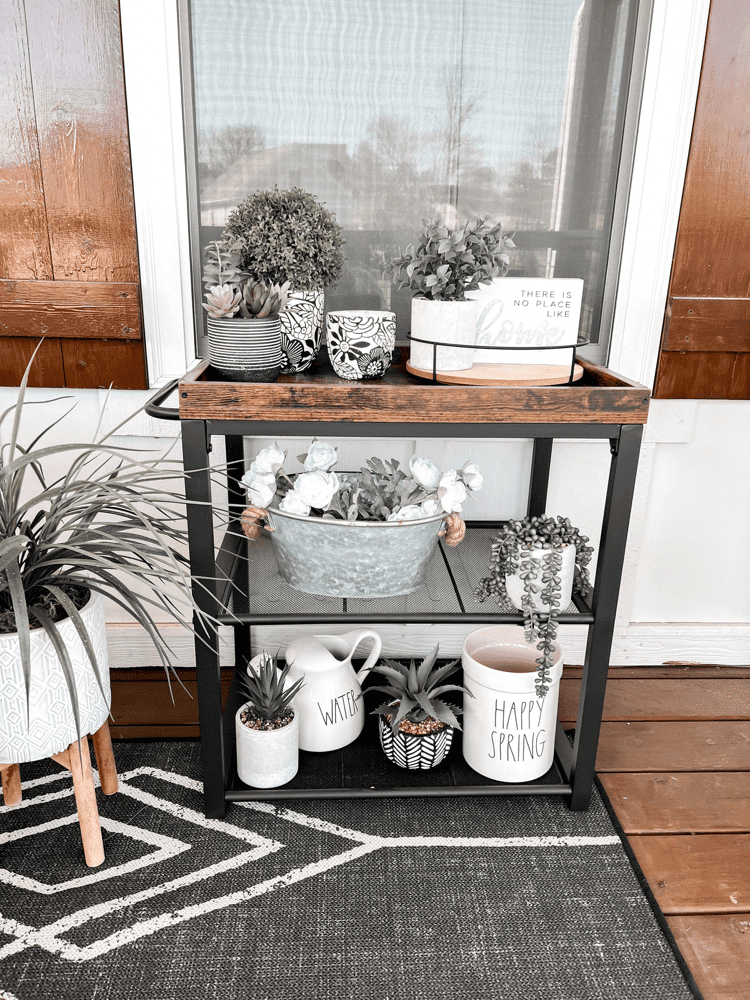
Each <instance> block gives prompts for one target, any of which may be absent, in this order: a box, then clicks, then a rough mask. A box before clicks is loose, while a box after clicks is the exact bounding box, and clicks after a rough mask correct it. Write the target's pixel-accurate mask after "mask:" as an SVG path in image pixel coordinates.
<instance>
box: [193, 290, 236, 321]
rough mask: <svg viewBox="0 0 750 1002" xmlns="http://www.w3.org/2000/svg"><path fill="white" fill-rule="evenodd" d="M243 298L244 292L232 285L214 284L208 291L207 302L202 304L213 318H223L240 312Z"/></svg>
mask: <svg viewBox="0 0 750 1002" xmlns="http://www.w3.org/2000/svg"><path fill="white" fill-rule="evenodd" d="M241 299H242V294H241V293H240V292H238V291H236V290H235V289H234V288H233V287H232V286H231V285H212V286H211V288H210V289H209V291H208V292H207V293H206V302H205V303H203V304H202V306H203V309H204V310H207V311H208V315H209V317H211V318H212V319H213V320H221V319H222V318H223V317H233V316H234V315H235V313H237V312H239V308H240V300H241Z"/></svg>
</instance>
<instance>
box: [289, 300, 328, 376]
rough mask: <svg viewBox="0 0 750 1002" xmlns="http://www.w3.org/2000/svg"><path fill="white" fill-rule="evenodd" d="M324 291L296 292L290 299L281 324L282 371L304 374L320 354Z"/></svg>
mask: <svg viewBox="0 0 750 1002" xmlns="http://www.w3.org/2000/svg"><path fill="white" fill-rule="evenodd" d="M323 298H324V297H323V290H322V289H316V290H314V291H310V292H305V291H299V290H296V291H294V292H290V293H289V295H288V297H287V307H286V309H285V310H282V312H281V313H280V314H279V321H280V322H281V352H282V361H281V371H282V372H286V373H292V372H304V371H305V369H309V368H310V366H311V365H312V363H313V362H314V361H315V358H316V356H317V354H318V352H319V351H320V343H321V341H322V338H323Z"/></svg>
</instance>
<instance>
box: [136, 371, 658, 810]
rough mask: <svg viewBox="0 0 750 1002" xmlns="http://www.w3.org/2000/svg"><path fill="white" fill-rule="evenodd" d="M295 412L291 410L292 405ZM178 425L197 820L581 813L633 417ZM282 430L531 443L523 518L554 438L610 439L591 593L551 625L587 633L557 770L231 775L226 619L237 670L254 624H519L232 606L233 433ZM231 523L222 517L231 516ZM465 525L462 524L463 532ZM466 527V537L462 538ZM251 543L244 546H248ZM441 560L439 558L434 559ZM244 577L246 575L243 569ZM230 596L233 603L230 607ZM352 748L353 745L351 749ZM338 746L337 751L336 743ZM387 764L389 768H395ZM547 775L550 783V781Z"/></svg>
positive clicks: (155, 407) (534, 510) (538, 489)
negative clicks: (493, 776)
mask: <svg viewBox="0 0 750 1002" xmlns="http://www.w3.org/2000/svg"><path fill="white" fill-rule="evenodd" d="M171 389H173V386H168V387H164V388H163V389H161V390H160V391H159V392H158V393H157V394H155V396H154V397H153V398H152V401H151V402H150V404H149V405H147V412H149V413H152V415H153V416H155V417H159V418H162V419H163V418H172V419H175V418H177V417H178V412H177V411H176V410H172V409H171V408H166V407H162V406H160V405H161V404H162V403H163V401H164V400H165V399H166V398H167V396H168V395H169V392H170V391H171ZM292 413H293V412H292ZM181 424H182V444H183V464H184V469H185V472H186V474H187V481H186V495H187V502H188V504H187V509H188V517H187V521H188V542H189V552H190V566H191V572H192V574H193V576H194V579H195V580H196V582H198V581H200V582H202V583H201V584H198V583H196V585H195V587H194V596H195V600H196V603H197V604H198V605H199V607H200V608H201V609H202V610H203V611H204V612H205V613H206V614H207V619H204V620H203V621H201V620H198V619H196V620H195V629H196V641H195V650H196V669H197V680H198V701H199V721H200V732H201V760H202V772H203V785H204V807H205V813H206V816H207V817H214V818H219V817H223V816H224V814H225V812H226V808H227V804H228V803H229V802H232V801H236V800H251V799H264V800H278V799H304V798H330V797H380V796H382V797H387V796H399V797H402V796H430V797H432V796H473V795H505V796H507V795H516V796H517V795H540V794H560V795H564V796H567V797H568V798H569V804H570V807H571V809H572V810H586V809H587V808H588V805H589V801H590V798H591V790H592V785H593V776H594V765H595V760H596V750H597V745H598V740H599V730H600V725H601V716H602V710H603V705H604V695H605V688H606V683H607V673H608V669H609V657H610V651H611V645H612V637H613V633H614V624H615V613H616V608H617V599H618V594H619V587H620V579H621V575H622V567H623V561H624V556H625V544H626V539H627V530H628V523H629V519H630V510H631V506H632V500H633V492H634V487H635V478H636V472H637V464H638V455H639V450H640V442H641V436H642V431H643V426H642V425H641V424H611V423H608V424H598V423H597V422H596V420H595V416H592V418H590V419H587V420H586V421H581V422H570V421H566V422H560V423H545V424H535V423H530V424H504V423H500V422H498V423H486V424H470V423H466V424H464V423H461V424H453V425H444V424H443V425H432V424H424V423H416V422H415V423H411V422H392V421H388V422H383V423H380V422H369V423H356V422H349V423H345V422H334V421H320V422H319V421H309V420H307V421H298V420H291V421H284V422H268V421H250V420H248V421H240V420H236V419H230V420H210V421H209V420H197V419H193V418H190V419H185V418H183V419H182V421H181ZM279 435H284V436H293V437H297V436H307V435H316V436H320V437H323V436H329V435H330V436H342V435H348V436H358V437H363V438H372V437H380V436H384V435H387V436H388V437H392V438H398V437H403V438H414V437H420V438H421V437H445V436H448V437H451V438H475V439H476V438H488V439H506V438H527V439H528V438H532V439H533V440H534V448H533V455H532V463H531V474H530V480H529V494H528V508H527V511H528V514H530V515H541V514H544V512H545V508H546V501H547V488H548V484H549V473H550V462H551V456H552V447H553V441H554V439H555V438H561V439H572V438H595V439H608V440H609V443H610V454H611V460H610V470H609V479H608V484H607V490H606V498H605V505H604V515H603V520H602V531H601V537H600V545H599V554H598V560H597V566H596V572H595V575H594V581H593V588H592V592H591V594H590V595H588V596H586V597H585V598H584V597H582V596H576V598H575V609H574V610H572V611H567V612H565V613H563V614H562V615H561V617H560V621H561V623H580V624H585V625H586V626H587V627H588V638H587V644H586V654H585V663H584V670H583V676H582V680H581V694H580V699H579V704H578V713H577V720H576V731H575V738H574V741H573V744H572V746H571V745H570V743H569V741H568V739H567V737H566V736H565V735H564V734H563V733H562V731H561V730H560V729H559V728H558V734H557V737H556V742H555V767H554V769H553V770H552V773H554V775H553V774H552V773H551V774H550V775H549V777H543V780H542V781H538V782H536V783H527V784H504V783H497V784H492V785H489V784H488V782H487V780H486V779H484V778H483V777H479V776H476V774H473V776H470V777H469V781H468V782H459V783H458V784H454V783H450V784H448V783H445V784H444V785H440V786H436V785H434V784H432V785H430V784H429V783H423V785H420V780H421V777H419V776H415V777H413V779H411V778H410V782H411V783H412V784H413V785H410V786H398V785H396V786H392V785H388V784H385V783H384V784H381V785H379V786H376V788H375V789H371V788H370V786H366V785H365V784H364V783H361V784H359V785H357V784H356V783H352V784H349V785H346V784H343V783H341V782H339V783H338V784H337V785H335V786H334V785H331V786H328V787H324V788H317V787H313V788H310V787H308V788H306V789H302V788H295V786H294V785H293V784H292V785H290V786H286V787H283V788H281V789H278V790H262V791H258V790H251V789H248V788H245V787H243V786H242V784H241V783H239V781H238V780H237V777H236V774H235V772H234V764H233V763H234V713H233V709H234V706H235V702H236V696H235V693H234V689H235V687H234V684H233V685H232V687H231V689H230V694H229V698H228V701H227V705H226V709H225V711H224V712H222V703H221V671H220V661H219V653H218V650H219V649H218V630H219V625H220V624H227V623H229V624H231V625H232V627H233V633H234V654H235V666H237V665H244V663H245V661H246V660H247V659H248V658H249V657H250V651H251V645H250V636H251V629H252V626H257V625H262V624H266V623H272V622H273V623H288V624H291V623H302V622H304V623H310V624H315V623H318V622H327V623H346V622H351V621H353V620H356V621H357V622H363V623H391V622H398V623H404V622H412V623H432V622H435V623H440V622H445V623H458V622H463V623H480V624H481V623H518V622H522V617H521V615H520V614H519V613H511V612H503V611H499V610H497V608H489V602H488V608H484V607H481V608H478V609H468V608H466V605H465V602H464V603H463V604H460V606H459V608H458V609H457V610H455V611H445V609H443V610H442V612H441V611H440V610H435V609H431V608H428V609H425V610H422V611H414V610H411V611H400V610H391V611H386V610H382V609H377V608H373V609H372V610H371V611H369V612H365V611H362V609H361V607H360V608H358V609H357V611H353V609H352V607H351V603H347V606H346V607H345V606H344V605H343V604H342V606H341V608H340V609H339V610H336V611H333V610H328V609H325V610H319V611H315V610H314V609H311V608H309V607H308V608H306V609H301V610H299V611H297V612H295V611H293V610H290V609H289V608H288V607H281V608H279V609H278V610H276V609H273V610H271V611H266V612H260V611H258V609H253V608H252V606H251V604H250V602H249V601H248V603H247V605H246V607H244V608H243V607H242V604H241V603H242V601H243V599H242V595H243V594H246V591H243V588H242V580H241V578H242V574H241V573H240V572H239V571H238V569H240V568H242V567H243V566H245V567H246V566H247V561H246V560H245V559H244V556H243V548H244V547H245V546H246V545H247V544H246V543H245V541H244V540H243V539H242V537H241V535H240V533H239V532H238V531H237V527H238V523H237V522H236V520H237V519H238V518H239V515H240V513H241V511H242V510H243V508H244V507H245V496H244V490H243V489H242V487H241V485H240V483H239V480H240V478H241V477H242V476H243V474H244V471H245V461H244V453H243V436H252V437H256V438H264V437H269V436H271V437H276V436H279ZM214 436H223V437H224V439H225V443H226V458H227V487H228V499H229V513H228V520H227V519H226V518H225V519H224V521H225V522H227V521H229V525H228V531H227V532H226V535H225V537H224V541H223V542H222V544H221V545H220V547H219V548H218V551H217V550H216V549H215V547H214V528H215V525H214V512H213V509H212V490H211V479H212V473H211V469H210V465H209V464H210V460H209V453H210V451H211V439H212V437H214ZM233 519H234V520H235V521H232V520H233ZM470 531H471V530H470ZM468 535H469V534H467V537H468ZM253 545H254V544H253ZM441 559H446V558H445V557H441ZM245 577H247V574H246V573H245ZM230 593H231V598H232V600H233V602H234V603H235V608H234V610H233V612H232V613H231V614H227V613H224V612H220V609H221V608H222V605H221V603H222V602H223V601H225V600H227V599H228V598H229V597H230ZM238 603H239V604H238ZM352 747H356V743H355V746H352ZM343 751H344V752H346V749H344V750H343ZM394 768H395V767H394ZM548 779H549V781H548Z"/></svg>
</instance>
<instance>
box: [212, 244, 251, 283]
mask: <svg viewBox="0 0 750 1002" xmlns="http://www.w3.org/2000/svg"><path fill="white" fill-rule="evenodd" d="M241 251H242V245H241V243H240V242H239V241H238V240H237V239H236V238H235V239H233V240H212V241H211V243H210V244H208V246H207V247H206V250H205V258H206V263H205V265H204V268H203V285H204V286H205V287H206V288H207V289H209V288H211V286H214V285H219V286H224V285H230V286H233V287H234V288H235V290H236V289H239V287H240V286H241V285H242V284H243V283H244V282H246V281H247V279H248V278H249V277H250V276H249V274H248V273H247V272H246V271H243V269H242V267H241V265H240V255H241Z"/></svg>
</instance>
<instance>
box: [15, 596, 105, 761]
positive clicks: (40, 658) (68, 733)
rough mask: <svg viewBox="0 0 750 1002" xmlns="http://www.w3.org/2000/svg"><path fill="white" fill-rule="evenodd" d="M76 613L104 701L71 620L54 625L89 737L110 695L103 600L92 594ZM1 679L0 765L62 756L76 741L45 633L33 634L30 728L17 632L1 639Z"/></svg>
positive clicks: (83, 730) (67, 700) (57, 667)
mask: <svg viewBox="0 0 750 1002" xmlns="http://www.w3.org/2000/svg"><path fill="white" fill-rule="evenodd" d="M80 614H81V618H82V619H83V622H84V623H85V625H86V628H87V630H88V633H89V636H90V637H91V643H92V646H93V648H94V654H95V655H96V662H97V664H98V665H99V673H100V674H101V676H102V685H103V686H104V691H105V693H106V699H105V698H104V696H103V695H102V692H101V690H100V688H99V684H98V683H97V681H96V676H95V675H94V671H93V668H92V667H91V662H90V661H89V659H88V655H87V654H86V650H85V648H84V646H83V643H82V641H81V638H80V637H79V636H78V632H77V631H76V628H75V626H74V625H73V623H72V621H71V620H70V619H65V620H62V621H61V622H59V623H57V624H56V625H57V628H58V630H59V631H60V634H61V636H62V638H63V642H64V643H65V646H66V648H67V651H68V654H69V656H70V660H71V663H72V665H73V675H74V678H75V683H76V691H77V693H78V708H79V715H80V721H81V734H82V735H83V734H93V733H94V732H95V731H97V730H99V728H100V727H101V726H102V724H103V723H104V721H105V720H106V719H107V716H108V714H109V706H110V702H111V695H110V687H109V659H108V656H107V641H106V635H105V619H104V599H103V598H102V596H101V595H95V594H94V593H93V592H92V597H91V598H90V599H89V601H88V602H87V603H86V605H85V606H84V607H83V609H81V612H80ZM0 680H2V685H0V762H3V763H16V762H35V761H37V760H38V759H41V758H47V757H48V756H50V755H55V754H57V753H58V752H61V751H62V750H63V749H64V748H67V747H68V745H70V744H72V743H73V742H74V741H75V740H76V738H77V735H76V727H75V719H74V717H73V711H72V709H71V706H70V694H69V692H68V687H67V685H66V683H65V676H64V675H63V671H62V667H61V665H60V661H59V659H58V657H57V654H56V653H55V649H54V647H53V646H52V642H51V640H50V639H49V637H48V636H47V634H46V633H45V631H44V630H42V629H36V630H32V631H31V691H30V694H29V707H30V716H29V726H28V727H27V724H26V719H27V718H26V713H27V711H26V687H25V685H24V680H23V670H22V668H21V654H20V650H19V644H18V636H17V634H15V633H7V634H0Z"/></svg>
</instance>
